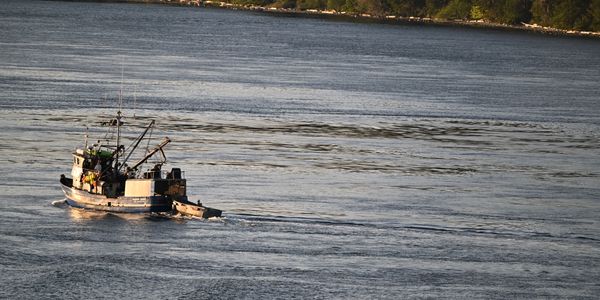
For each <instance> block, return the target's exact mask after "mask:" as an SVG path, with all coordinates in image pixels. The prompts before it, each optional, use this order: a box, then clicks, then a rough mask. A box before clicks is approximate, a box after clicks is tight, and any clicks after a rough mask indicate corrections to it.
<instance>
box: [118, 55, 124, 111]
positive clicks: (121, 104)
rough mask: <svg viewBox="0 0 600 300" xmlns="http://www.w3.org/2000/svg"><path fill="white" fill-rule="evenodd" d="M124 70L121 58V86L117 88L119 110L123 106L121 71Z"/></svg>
mask: <svg viewBox="0 0 600 300" xmlns="http://www.w3.org/2000/svg"><path fill="white" fill-rule="evenodd" d="M124 70H125V66H124V59H123V58H121V88H120V89H119V111H121V107H122V106H123V72H124Z"/></svg>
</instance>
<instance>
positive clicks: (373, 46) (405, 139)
mask: <svg viewBox="0 0 600 300" xmlns="http://www.w3.org/2000/svg"><path fill="white" fill-rule="evenodd" d="M599 53H600V42H599V41H597V40H590V39H577V38H555V37H548V36H540V35H534V34H529V33H520V32H504V31H494V30H473V29H462V28H447V27H426V26H425V27H423V26H390V25H381V24H353V23H343V22H336V21H334V20H326V19H304V18H294V17H282V16H280V17H277V16H271V15H266V14H257V13H251V12H241V11H227V10H218V9H199V8H182V7H169V6H159V5H130V4H99V3H69V2H45V1H4V2H3V5H2V10H0V86H1V88H0V107H1V110H0V126H1V127H0V128H2V130H1V131H0V141H1V142H0V166H1V168H2V171H3V172H2V180H1V181H0V188H1V196H0V224H1V225H0V241H1V246H0V274H1V275H0V278H1V280H0V287H1V288H0V297H1V298H11V299H16V298H27V299H31V298H60V299H63V298H104V297H106V298H156V299H188V298H189V299H196V298H266V299H271V298H280V299H289V298H317V299H329V298H342V299H347V298H358V299H361V298H362V299H364V298H378V299H386V298H387V299H401V298H408V297H418V298H422V297H424V298H425V297H435V298H458V299H464V298H499V299H507V298H509V299H510V298H583V299H585V298H588V299H593V298H595V297H597V295H598V294H600V286H599V285H598V282H600V234H599V232H598V228H599V225H600V217H599V216H600V202H599V201H600V199H599V198H600V188H599V186H600V184H599V183H600V181H599V178H600V171H599V170H600V159H598V158H599V157H600V135H599V132H600V131H599V129H600V128H599V127H600V118H599V113H600V101H598V100H599V98H598V95H600V84H598V82H599V79H600V55H598V54H599ZM121 67H123V70H124V74H123V75H124V76H123V77H124V82H123V86H124V98H125V101H124V104H123V105H124V111H125V115H126V117H128V118H127V121H128V122H129V124H130V125H131V127H130V128H129V129H128V130H127V131H126V135H128V136H130V137H133V136H135V135H136V133H137V132H139V131H138V128H139V127H141V126H143V125H144V124H147V123H148V120H149V119H148V118H155V119H156V120H157V123H158V128H159V129H158V130H157V131H155V132H154V133H153V136H154V137H156V138H160V137H162V136H169V137H170V138H171V139H172V140H173V141H174V142H173V143H172V144H171V145H169V149H168V152H167V156H168V158H169V162H170V163H171V164H172V166H179V167H182V168H183V169H184V170H185V171H186V177H187V179H188V193H189V194H190V195H192V199H194V200H195V199H200V200H202V201H203V203H204V204H205V205H207V206H212V207H216V208H219V209H222V210H224V217H223V218H221V219H215V220H196V219H188V218H181V217H170V216H160V215H127V214H106V213H102V212H90V211H82V210H77V209H71V208H69V207H67V206H66V205H65V204H64V201H63V200H62V199H63V195H62V193H61V191H60V189H59V185H58V178H59V175H60V174H62V173H69V171H70V168H69V163H70V161H71V157H70V152H71V151H73V149H74V147H75V146H76V145H81V144H82V143H83V135H84V132H85V126H88V125H89V126H90V133H91V135H93V136H94V135H96V134H100V133H101V132H99V131H98V130H97V129H96V124H97V122H100V121H101V120H102V119H103V118H104V117H107V116H110V115H111V114H114V113H115V107H116V103H117V101H116V100H115V99H116V98H117V95H118V90H119V89H120V85H121ZM134 92H135V94H136V98H137V100H136V103H135V106H136V108H135V110H134V109H133V108H134V101H133V94H134ZM134 113H135V115H136V118H135V119H133V114H134ZM157 142H158V140H157Z"/></svg>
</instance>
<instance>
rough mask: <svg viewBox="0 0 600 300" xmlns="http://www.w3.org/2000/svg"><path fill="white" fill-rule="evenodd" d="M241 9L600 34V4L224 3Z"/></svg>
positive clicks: (539, 0)
mask: <svg viewBox="0 0 600 300" xmlns="http://www.w3.org/2000/svg"><path fill="white" fill-rule="evenodd" d="M225 1H227V2H232V3H235V4H241V5H260V6H270V7H277V8H288V9H299V10H306V9H318V10H335V11H337V12H347V13H356V14H370V15H373V16H382V17H383V16H386V15H394V16H400V17H421V18H440V19H450V20H455V19H460V20H483V21H488V22H496V23H503V24H520V23H522V22H523V23H535V24H538V25H541V26H548V27H555V28H560V29H573V30H581V31H600V0H504V1H497V0H225Z"/></svg>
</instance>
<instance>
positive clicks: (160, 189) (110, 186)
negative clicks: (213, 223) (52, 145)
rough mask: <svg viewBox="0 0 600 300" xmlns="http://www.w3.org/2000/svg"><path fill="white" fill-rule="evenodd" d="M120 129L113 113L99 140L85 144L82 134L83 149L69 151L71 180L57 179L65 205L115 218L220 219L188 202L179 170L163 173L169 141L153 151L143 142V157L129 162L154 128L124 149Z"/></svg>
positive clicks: (216, 213) (120, 122) (120, 118)
mask: <svg viewBox="0 0 600 300" xmlns="http://www.w3.org/2000/svg"><path fill="white" fill-rule="evenodd" d="M123 124H124V122H123V116H122V114H121V111H118V112H117V114H116V117H114V118H112V119H110V120H109V121H107V122H103V123H102V125H104V126H107V127H108V130H107V133H106V135H105V136H104V139H101V140H98V142H97V143H94V144H92V145H88V135H87V133H86V137H85V146H84V148H83V149H76V150H75V152H73V165H72V169H71V177H67V176H65V175H64V174H63V175H61V177H60V183H61V186H62V189H63V191H64V193H65V196H66V201H67V203H68V204H69V205H71V206H73V207H77V208H85V209H93V210H101V211H108V212H119V213H121V212H123V213H149V212H171V213H181V214H186V215H192V216H198V217H202V218H210V217H220V216H221V211H220V210H218V209H213V208H207V207H204V206H202V205H201V203H199V202H198V203H193V202H190V201H189V200H188V197H187V193H186V179H185V176H184V172H183V171H182V170H181V169H180V168H171V169H170V170H168V171H165V170H164V168H163V167H164V165H165V163H166V161H167V158H166V156H165V152H164V148H165V146H166V145H167V144H169V143H170V142H171V140H170V139H169V138H168V137H165V138H164V139H163V140H162V141H161V142H160V143H159V144H158V145H157V146H155V147H154V148H152V149H150V148H149V142H148V144H147V145H148V146H146V151H145V154H144V155H143V156H142V157H141V158H140V159H138V160H137V161H135V162H133V163H130V159H131V158H132V154H133V153H134V152H136V150H138V148H140V144H141V142H142V140H144V139H145V137H146V135H147V134H148V132H151V130H152V128H153V127H154V125H155V121H154V120H152V121H151V122H150V123H149V124H148V125H147V126H146V127H145V129H144V130H143V132H142V133H141V134H140V135H139V136H138V137H137V138H135V139H134V140H133V141H132V142H131V144H130V145H129V146H128V147H127V148H125V145H122V140H123V138H122V137H121V133H122V132H121V127H122V126H123ZM156 156H158V161H156V162H154V163H153V164H151V166H152V167H151V168H147V169H144V166H145V165H146V164H147V163H148V161H149V159H150V158H153V157H156Z"/></svg>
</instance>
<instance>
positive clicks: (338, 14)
mask: <svg viewBox="0 0 600 300" xmlns="http://www.w3.org/2000/svg"><path fill="white" fill-rule="evenodd" d="M62 1H73V2H120V3H146V4H167V5H176V6H198V7H200V6H201V7H216V8H224V9H233V10H248V11H260V12H265V13H271V14H288V15H298V16H307V17H323V18H330V19H337V20H343V21H351V22H352V21H358V22H376V23H385V24H411V23H412V24H434V25H443V26H465V27H477V28H494V29H507V30H524V31H531V32H537V33H542V34H548V35H558V36H580V37H592V38H600V31H589V30H574V29H560V28H554V27H550V26H542V25H538V24H535V23H533V24H531V23H526V22H518V23H516V24H507V23H501V22H493V21H489V20H486V19H483V18H477V19H470V18H469V16H471V15H482V13H481V12H480V11H479V10H480V8H479V7H478V6H476V5H475V6H473V4H472V3H476V0H466V1H468V2H469V3H471V4H469V5H471V6H469V7H470V12H469V14H468V15H464V14H462V15H461V16H462V18H451V19H449V18H440V17H418V16H417V17H414V16H410V17H406V16H400V15H394V14H384V13H381V11H380V12H379V13H377V14H372V13H368V12H359V11H358V10H348V11H345V10H341V11H338V10H333V9H317V8H310V7H311V6H306V5H305V6H304V7H307V8H299V7H298V6H297V5H296V2H295V1H294V0H277V1H276V2H271V1H272V0H271V1H269V0H227V1H216V0H204V1H203V0H62ZM290 1H293V3H294V5H293V7H292V6H291V5H289V4H288V5H286V4H285V3H290ZM296 1H307V0H296ZM314 1H317V2H316V3H319V1H320V2H323V1H326V3H327V4H329V3H330V2H333V1H336V0H314ZM338 1H340V0H338ZM341 1H346V2H348V1H352V0H341ZM378 1H379V0H378ZM256 2H260V3H268V5H256V4H252V3H256ZM442 2H443V1H442ZM446 2H449V3H450V4H449V5H452V3H455V2H460V1H458V0H450V1H446ZM530 2H535V1H530ZM598 2H600V1H598ZM282 3H283V4H282ZM315 5H316V4H313V6H315ZM317 6H318V5H317ZM325 6H326V5H325ZM321 7H323V5H322V6H321ZM345 8H348V7H345ZM442 12H443V10H440V13H438V15H440V14H441V13H442ZM454 14H458V15H460V13H459V12H454ZM449 16H453V14H450V15H449Z"/></svg>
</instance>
